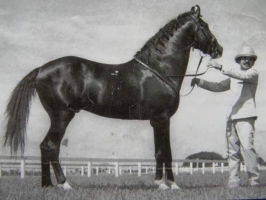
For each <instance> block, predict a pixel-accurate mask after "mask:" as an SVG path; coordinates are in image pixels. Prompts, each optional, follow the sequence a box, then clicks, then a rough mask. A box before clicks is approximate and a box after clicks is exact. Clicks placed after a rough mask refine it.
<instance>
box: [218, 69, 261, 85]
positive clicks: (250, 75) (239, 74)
mask: <svg viewBox="0 0 266 200" xmlns="http://www.w3.org/2000/svg"><path fill="white" fill-rule="evenodd" d="M221 72H222V74H224V75H226V76H229V77H232V78H235V79H238V80H242V81H244V82H248V83H255V84H257V83H258V77H259V73H258V71H257V70H256V69H253V68H251V69H248V70H246V71H242V70H239V69H226V68H224V67H223V68H222V70H221Z"/></svg>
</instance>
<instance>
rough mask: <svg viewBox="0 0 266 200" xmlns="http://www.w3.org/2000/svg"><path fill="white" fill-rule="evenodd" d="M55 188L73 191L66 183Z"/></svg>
mask: <svg viewBox="0 0 266 200" xmlns="http://www.w3.org/2000/svg"><path fill="white" fill-rule="evenodd" d="M57 186H58V187H59V188H62V189H63V190H73V188H72V187H71V186H70V185H69V184H68V182H67V181H66V182H65V183H63V184H58V185H57Z"/></svg>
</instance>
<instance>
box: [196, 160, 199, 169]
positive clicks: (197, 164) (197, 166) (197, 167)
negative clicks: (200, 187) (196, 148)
mask: <svg viewBox="0 0 266 200" xmlns="http://www.w3.org/2000/svg"><path fill="white" fill-rule="evenodd" d="M196 171H199V158H197V163H196Z"/></svg>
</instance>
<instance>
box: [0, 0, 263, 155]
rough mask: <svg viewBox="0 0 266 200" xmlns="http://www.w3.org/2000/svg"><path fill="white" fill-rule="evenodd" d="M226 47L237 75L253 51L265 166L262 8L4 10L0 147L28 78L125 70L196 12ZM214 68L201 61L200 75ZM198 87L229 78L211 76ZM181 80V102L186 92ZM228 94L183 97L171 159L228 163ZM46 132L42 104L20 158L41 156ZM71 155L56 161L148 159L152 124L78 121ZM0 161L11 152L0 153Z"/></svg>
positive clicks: (58, 1) (106, 4)
mask: <svg viewBox="0 0 266 200" xmlns="http://www.w3.org/2000/svg"><path fill="white" fill-rule="evenodd" d="M194 5H199V6H200V7H201V13H202V16H203V17H202V18H203V20H204V21H205V22H207V23H208V24H209V27H210V30H211V31H212V33H213V34H214V35H215V36H216V38H217V40H218V42H219V43H220V44H221V45H222V46H223V48H224V52H223V56H222V58H219V59H217V62H219V63H221V64H223V65H228V66H234V65H236V63H235V61H234V57H235V55H236V54H237V53H238V52H239V50H240V48H241V46H242V45H250V46H251V47H253V48H254V50H255V52H256V54H257V56H258V60H257V61H256V63H255V66H254V67H255V68H256V69H257V70H258V71H259V72H260V79H259V86H258V91H257V97H256V100H257V111H258V115H259V117H258V120H257V121H256V134H255V147H256V149H257V152H258V153H259V155H260V156H262V158H264V159H266V145H264V139H265V138H266V128H265V123H266V107H265V103H266V95H264V88H265V86H266V69H265V63H266V56H265V51H266V50H265V46H266V11H265V9H264V8H265V7H266V1H263V0H256V1H252V0H234V1H231V0H223V1H220V0H213V1H210V0H198V1H196V0H164V1H161V0H134V1H131V0H112V1H109V0H75V1H70V0H46V1H40V0H36V1H30V0H13V1H5V0H0V60H1V63H0V91H1V92H2V93H1V95H0V111H1V112H0V121H1V123H0V124H1V126H0V145H1V146H2V143H3V136H4V131H5V123H6V121H5V116H4V112H5V108H6V105H7V102H8V99H9V96H10V94H11V92H12V90H13V88H14V87H15V86H16V84H17V83H18V82H19V81H20V80H21V79H22V78H23V77H24V76H25V75H27V74H28V73H29V72H30V71H31V70H33V69H34V68H37V67H40V66H41V65H43V64H45V63H47V62H49V61H51V60H54V59H56V58H59V57H62V56H68V55H73V56H79V57H83V58H86V59H89V60H94V61H97V62H102V63H113V64H118V63H123V62H126V61H128V60H130V59H132V57H133V56H134V54H135V53H136V52H137V51H138V50H139V49H140V48H141V47H142V46H143V45H144V43H145V42H146V41H147V40H148V39H149V38H151V37H152V36H154V35H155V34H156V33H157V32H158V30H159V29H160V28H161V27H163V26H164V25H165V24H166V23H168V22H169V21H170V20H171V19H173V18H175V17H177V16H178V15H179V14H181V13H183V12H187V11H189V10H190V9H191V7H192V6H194ZM199 59H200V54H199V51H197V50H195V51H193V52H192V51H191V55H190V61H189V64H188V70H187V73H188V74H189V73H194V72H195V71H196V67H197V63H198V61H199ZM209 60H210V57H209V56H207V57H205V58H204V60H203V63H202V65H201V68H200V71H204V70H205V69H206V68H205V67H206V64H207V63H208V61H209ZM201 78H203V79H206V80H209V81H220V80H223V79H225V78H226V77H225V76H223V75H221V73H220V72H219V71H216V70H213V69H210V70H208V72H207V73H206V74H205V75H203V76H202V77H201ZM190 82H191V78H185V80H184V82H183V85H182V89H181V94H186V93H188V92H189V91H190ZM230 101H231V96H230V92H224V93H211V92H208V91H205V90H203V89H200V88H195V89H194V90H193V92H192V93H191V94H190V95H188V96H182V97H181V101H180V106H179V109H178V111H177V112H176V114H175V115H174V116H173V117H172V118H171V146H172V155H173V158H174V159H183V158H185V157H187V156H188V155H190V154H193V153H197V152H200V151H214V152H217V153H220V154H221V155H223V156H225V155H226V154H225V123H226V118H225V116H226V110H227V108H228V106H229V104H230ZM48 129H49V118H48V115H47V113H46V112H45V111H44V109H43V107H42V105H41V103H40V101H39V99H38V97H37V98H35V100H34V101H33V104H32V106H31V114H30V118H29V123H28V129H27V130H28V137H27V145H26V151H25V155H26V156H31V155H34V156H39V155H40V150H39V145H40V143H41V142H42V140H43V138H44V137H45V135H46V133H47V131H48ZM64 139H68V140H69V143H68V146H67V147H66V146H61V152H60V156H62V157H63V156H64V157H66V156H69V157H88V158H142V159H145V158H146V159H152V158H154V140H153V130H152V128H151V126H150V124H149V121H126V120H117V119H108V118H103V117H99V116H96V115H93V114H91V113H88V112H84V111H81V112H80V113H78V114H77V115H76V116H75V118H74V119H73V120H72V122H71V123H70V125H69V126H68V129H67V131H66V133H65V136H64ZM0 155H9V149H7V148H2V147H0Z"/></svg>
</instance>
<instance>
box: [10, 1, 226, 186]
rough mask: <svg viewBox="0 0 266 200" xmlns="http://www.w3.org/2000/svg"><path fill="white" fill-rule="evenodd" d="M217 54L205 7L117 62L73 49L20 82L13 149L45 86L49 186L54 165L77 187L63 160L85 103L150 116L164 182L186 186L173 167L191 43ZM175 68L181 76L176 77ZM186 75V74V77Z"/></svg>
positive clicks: (60, 177) (44, 161) (109, 112)
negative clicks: (173, 127) (173, 133)
mask: <svg viewBox="0 0 266 200" xmlns="http://www.w3.org/2000/svg"><path fill="white" fill-rule="evenodd" d="M191 48H196V49H199V50H201V51H202V52H203V53H205V54H209V55H210V56H211V57H212V58H218V57H220V56H221V55H222V51H223V48H222V47H221V46H220V45H219V44H218V42H217V40H216V38H215V37H214V36H213V34H212V33H211V32H210V30H209V28H208V24H207V23H205V22H204V21H203V20H202V19H201V14H200V8H199V6H194V7H192V9H191V11H189V12H186V13H183V14H181V15H179V16H178V17H177V18H175V19H173V20H171V21H170V22H169V23H167V24H166V25H165V26H164V27H163V28H161V29H160V30H159V32H158V33H157V34H156V35H155V36H153V37H152V38H151V39H150V40H148V41H147V42H146V44H145V45H144V46H143V47H142V48H141V50H140V51H138V52H137V53H136V54H135V56H134V58H133V59H132V60H130V61H128V62H126V63H123V64H118V65H111V64H103V63H98V62H94V61H90V60H86V59H83V58H78V57H73V56H68V57H63V58H59V59H56V60H53V61H50V62H48V63H47V64H45V65H43V66H41V67H39V68H36V69H34V70H33V71H32V72H30V73H29V74H28V75H27V76H26V77H24V78H23V79H22V80H21V81H20V83H19V84H18V85H17V86H16V88H15V89H14V91H13V93H12V95H11V98H10V101H9V103H8V105H7V108H6V113H7V119H8V121H7V130H6V133H5V145H7V144H8V145H9V146H10V147H11V153H17V151H18V150H21V152H22V154H23V152H24V147H25V136H26V125H27V120H28V116H29V107H30V102H31V99H32V97H33V96H34V94H35V91H37V93H38V95H39V98H40V101H41V103H42V105H43V107H44V109H45V110H46V111H47V113H48V115H49V117H50V120H51V126H50V129H49V131H48V133H47V135H46V137H45V138H44V140H43V141H42V143H41V145H40V148H41V165H42V186H44V187H47V186H52V182H51V177H50V164H51V165H52V166H53V169H54V172H55V176H56V178H57V182H58V184H59V185H61V186H62V187H63V188H64V189H69V188H71V187H70V186H69V184H68V183H67V181H66V178H65V176H64V174H63V171H62V168H61V166H60V163H59V152H60V143H61V141H62V138H63V136H64V134H65V130H66V128H67V126H68V124H69V123H70V121H71V120H72V119H73V117H74V116H75V114H76V113H77V112H79V111H80V110H85V111H89V112H92V113H95V114H97V115H100V116H103V117H110V118H117V119H129V120H130V119H134V120H150V124H151V126H152V127H153V130H154V143H155V159H156V175H155V182H156V183H157V184H159V185H160V188H162V189H166V188H169V187H168V186H167V185H166V184H165V182H164V180H163V165H164V166H165V169H166V170H165V177H166V180H167V181H168V183H170V184H168V185H169V186H170V187H171V188H172V189H178V186H177V185H176V184H175V183H174V176H173V172H172V154H171V147H170V132H169V131H170V130H169V126H170V118H171V117H172V116H173V115H174V113H175V112H176V111H177V108H178V105H179V91H180V88H181V85H182V82H183V78H184V77H183V76H182V75H185V73H186V69H187V65H188V60H189V54H190V49H191ZM167 74H172V75H173V74H175V75H178V76H177V77H175V78H169V76H167ZM180 75H181V76H180Z"/></svg>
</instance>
